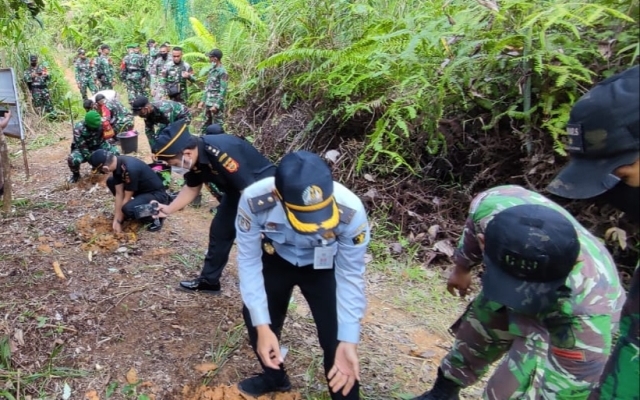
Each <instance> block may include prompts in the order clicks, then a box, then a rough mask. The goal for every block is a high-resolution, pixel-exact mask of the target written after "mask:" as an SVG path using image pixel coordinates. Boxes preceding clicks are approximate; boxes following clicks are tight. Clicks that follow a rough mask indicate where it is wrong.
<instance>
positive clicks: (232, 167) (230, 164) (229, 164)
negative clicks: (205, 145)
mask: <svg viewBox="0 0 640 400" xmlns="http://www.w3.org/2000/svg"><path fill="white" fill-rule="evenodd" d="M222 167H223V168H224V169H226V170H227V171H229V172H231V173H234V172H236V171H238V167H239V165H238V162H237V161H236V160H234V159H233V158H231V157H229V158H227V160H226V161H225V162H224V164H222Z"/></svg>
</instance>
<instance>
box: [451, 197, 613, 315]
mask: <svg viewBox="0 0 640 400" xmlns="http://www.w3.org/2000/svg"><path fill="white" fill-rule="evenodd" d="M521 204H541V205H545V206H548V207H550V208H552V209H554V210H556V211H558V212H560V213H562V214H563V215H564V216H565V217H566V218H567V219H569V221H571V222H572V223H573V225H574V226H575V228H576V231H577V233H578V239H579V240H580V244H581V250H580V255H579V258H578V263H577V264H576V265H575V267H574V269H573V271H572V272H571V274H570V275H569V277H568V278H567V282H566V286H567V287H568V288H569V289H571V296H570V297H568V298H562V299H561V300H560V301H559V302H558V304H557V305H556V307H554V308H553V309H552V310H551V311H550V312H549V314H550V315H554V316H555V315H556V314H559V316H565V317H571V316H580V315H603V314H609V313H610V312H611V310H612V309H615V310H620V309H621V308H622V303H623V302H624V299H625V295H624V291H623V288H622V285H621V284H620V280H619V278H618V272H617V269H616V265H615V263H614V261H613V259H612V258H611V255H610V254H609V252H608V251H607V249H606V247H604V245H603V244H602V243H601V242H600V240H598V238H597V237H595V236H593V235H592V234H591V233H590V232H589V231H588V230H587V229H586V228H585V227H583V226H582V225H581V224H580V223H579V222H578V221H577V220H576V219H575V218H574V217H573V216H572V215H571V214H569V212H568V211H567V210H565V209H564V208H562V207H561V206H560V205H558V204H556V203H554V202H553V201H551V200H549V199H548V198H546V197H544V196H543V195H541V194H539V193H536V192H532V191H529V190H527V189H525V188H522V187H520V186H516V185H505V186H497V187H494V188H492V189H489V190H486V191H484V192H482V193H480V194H478V195H477V196H476V197H475V198H474V199H473V201H472V202H471V206H470V207H469V216H468V218H467V221H466V224H465V227H464V232H463V234H462V237H460V241H459V243H458V248H457V249H456V251H455V253H454V256H453V261H454V262H455V264H456V265H458V266H460V267H463V268H469V269H470V268H472V267H473V266H474V265H476V264H479V263H480V262H481V261H482V250H481V248H480V245H479V242H478V237H477V235H478V234H480V233H482V234H484V231H485V228H486V227H487V224H488V223H489V221H490V220H491V219H492V218H493V216H494V215H495V214H497V213H499V212H500V211H502V210H504V209H507V208H509V207H514V206H517V205H521Z"/></svg>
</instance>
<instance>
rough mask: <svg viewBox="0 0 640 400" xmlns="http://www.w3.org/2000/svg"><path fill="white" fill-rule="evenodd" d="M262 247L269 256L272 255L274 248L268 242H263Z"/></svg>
mask: <svg viewBox="0 0 640 400" xmlns="http://www.w3.org/2000/svg"><path fill="white" fill-rule="evenodd" d="M262 248H263V249H264V252H265V253H267V254H269V255H270V256H271V255H273V254H274V253H275V252H276V249H275V248H274V247H273V245H272V244H271V243H269V242H264V243H263V244H262Z"/></svg>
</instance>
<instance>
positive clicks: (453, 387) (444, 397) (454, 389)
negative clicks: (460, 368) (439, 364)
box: [411, 368, 462, 400]
mask: <svg viewBox="0 0 640 400" xmlns="http://www.w3.org/2000/svg"><path fill="white" fill-rule="evenodd" d="M460 389H462V388H461V387H460V385H458V384H457V383H455V382H454V381H452V380H449V379H447V378H445V376H444V374H443V373H442V370H441V369H440V368H438V377H437V378H436V382H435V383H434V384H433V388H431V390H429V391H428V392H424V393H423V394H421V395H420V396H418V397H414V398H413V399H411V400H459V399H460V396H459V394H460Z"/></svg>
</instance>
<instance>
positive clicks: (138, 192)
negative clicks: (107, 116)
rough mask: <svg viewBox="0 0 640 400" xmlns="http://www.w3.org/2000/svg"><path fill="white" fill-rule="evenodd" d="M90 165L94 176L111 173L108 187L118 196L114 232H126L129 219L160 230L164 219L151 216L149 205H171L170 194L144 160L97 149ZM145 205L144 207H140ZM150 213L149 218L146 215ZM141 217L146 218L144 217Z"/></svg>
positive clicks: (116, 197)
mask: <svg viewBox="0 0 640 400" xmlns="http://www.w3.org/2000/svg"><path fill="white" fill-rule="evenodd" d="M89 163H90V164H91V166H92V167H93V172H94V173H100V174H108V173H111V176H110V177H109V179H107V187H108V188H109V190H110V191H111V193H112V194H113V195H114V196H115V207H114V210H113V231H114V232H115V233H120V232H122V223H123V222H124V221H125V220H130V219H139V220H140V221H141V222H143V223H147V224H150V225H149V227H148V229H149V230H150V231H159V230H160V229H161V228H162V222H163V221H164V218H157V219H154V218H153V216H152V215H148V214H149V212H150V209H149V210H147V209H145V206H146V207H149V202H151V201H154V200H155V201H157V202H158V203H160V204H168V203H169V195H168V194H167V192H166V190H165V188H164V185H163V184H162V180H161V179H160V177H159V176H158V175H157V174H156V173H155V172H154V171H153V170H152V169H151V167H149V165H147V164H145V163H144V162H143V161H141V160H139V159H137V158H135V157H130V156H116V155H115V154H113V153H110V152H108V151H106V150H102V149H100V150H96V151H94V152H93V153H92V154H91V158H90V159H89ZM139 206H143V207H139ZM144 214H147V215H144ZM141 215H143V216H142V217H141Z"/></svg>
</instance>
